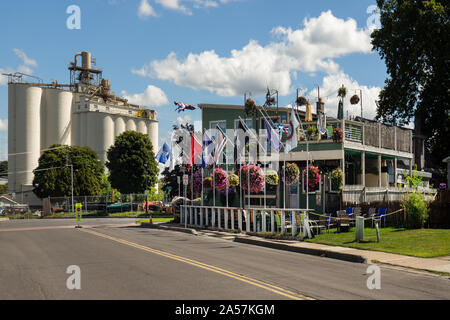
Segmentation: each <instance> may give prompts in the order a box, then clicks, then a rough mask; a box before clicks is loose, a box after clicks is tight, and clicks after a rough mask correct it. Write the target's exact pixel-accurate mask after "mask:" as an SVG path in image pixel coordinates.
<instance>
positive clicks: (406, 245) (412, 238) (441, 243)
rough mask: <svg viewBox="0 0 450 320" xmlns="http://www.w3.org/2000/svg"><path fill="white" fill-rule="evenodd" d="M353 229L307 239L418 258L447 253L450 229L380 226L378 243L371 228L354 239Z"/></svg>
mask: <svg viewBox="0 0 450 320" xmlns="http://www.w3.org/2000/svg"><path fill="white" fill-rule="evenodd" d="M354 231H355V229H354V228H352V230H351V231H350V232H342V233H337V232H336V229H331V230H330V232H329V233H326V232H324V233H322V234H320V235H317V236H316V237H315V238H314V239H305V241H307V242H312V243H320V244H327V245H331V246H341V247H349V248H355V249H363V250H373V251H383V252H389V253H396V254H402V255H407V256H413V257H419V258H433V257H441V256H448V255H450V230H448V229H417V230H406V229H396V228H381V229H380V242H377V236H376V231H375V229H374V228H365V229H364V241H363V242H356V241H355V232H354Z"/></svg>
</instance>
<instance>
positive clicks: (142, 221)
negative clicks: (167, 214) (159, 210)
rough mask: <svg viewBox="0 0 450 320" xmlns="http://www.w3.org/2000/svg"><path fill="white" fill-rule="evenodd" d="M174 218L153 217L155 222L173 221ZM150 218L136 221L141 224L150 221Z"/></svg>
mask: <svg viewBox="0 0 450 320" xmlns="http://www.w3.org/2000/svg"><path fill="white" fill-rule="evenodd" d="M172 220H173V218H153V217H152V221H153V223H156V222H158V223H164V222H171V221H172ZM149 222H150V219H141V220H138V221H136V223H138V224H140V223H149Z"/></svg>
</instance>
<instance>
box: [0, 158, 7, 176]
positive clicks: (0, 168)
mask: <svg viewBox="0 0 450 320" xmlns="http://www.w3.org/2000/svg"><path fill="white" fill-rule="evenodd" d="M0 177H1V178H8V161H0Z"/></svg>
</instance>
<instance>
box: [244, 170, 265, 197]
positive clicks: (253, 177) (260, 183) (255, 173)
mask: <svg viewBox="0 0 450 320" xmlns="http://www.w3.org/2000/svg"><path fill="white" fill-rule="evenodd" d="M249 168H250V169H249ZM249 171H250V192H252V193H258V192H260V191H261V190H263V189H264V172H263V170H262V169H261V167H260V166H257V165H254V164H252V165H250V166H247V165H244V166H242V168H241V177H242V183H241V187H242V189H243V190H248V172H249Z"/></svg>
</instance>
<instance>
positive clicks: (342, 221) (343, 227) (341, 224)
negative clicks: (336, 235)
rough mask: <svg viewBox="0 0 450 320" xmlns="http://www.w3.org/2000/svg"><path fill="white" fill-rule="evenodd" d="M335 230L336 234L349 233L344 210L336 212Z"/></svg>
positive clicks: (348, 222) (348, 219) (347, 218)
mask: <svg viewBox="0 0 450 320" xmlns="http://www.w3.org/2000/svg"><path fill="white" fill-rule="evenodd" d="M337 218H338V219H337V230H338V232H342V231H345V232H348V231H350V218H349V217H348V214H347V213H346V212H345V210H340V211H337Z"/></svg>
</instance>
